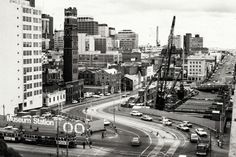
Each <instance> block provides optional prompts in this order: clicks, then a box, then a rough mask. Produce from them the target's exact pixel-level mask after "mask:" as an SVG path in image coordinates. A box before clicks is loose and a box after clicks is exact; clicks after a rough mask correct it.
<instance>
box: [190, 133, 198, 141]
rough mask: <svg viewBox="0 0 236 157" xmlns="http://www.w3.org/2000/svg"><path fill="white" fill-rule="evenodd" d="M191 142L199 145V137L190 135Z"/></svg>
mask: <svg viewBox="0 0 236 157" xmlns="http://www.w3.org/2000/svg"><path fill="white" fill-rule="evenodd" d="M190 142H192V143H197V142H198V135H197V134H194V133H192V134H191V135H190Z"/></svg>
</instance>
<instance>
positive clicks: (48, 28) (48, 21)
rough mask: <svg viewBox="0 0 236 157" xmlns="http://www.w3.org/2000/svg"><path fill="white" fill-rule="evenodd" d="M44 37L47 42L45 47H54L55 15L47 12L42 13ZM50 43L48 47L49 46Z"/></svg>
mask: <svg viewBox="0 0 236 157" xmlns="http://www.w3.org/2000/svg"><path fill="white" fill-rule="evenodd" d="M42 38H43V39H44V40H43V42H45V47H43V49H50V50H52V49H53V47H54V46H53V44H54V42H53V17H52V16H50V15H47V14H42ZM47 43H48V47H47Z"/></svg>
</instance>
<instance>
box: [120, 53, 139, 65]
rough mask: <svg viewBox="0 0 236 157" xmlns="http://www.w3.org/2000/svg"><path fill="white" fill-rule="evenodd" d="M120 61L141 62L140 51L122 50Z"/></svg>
mask: <svg viewBox="0 0 236 157" xmlns="http://www.w3.org/2000/svg"><path fill="white" fill-rule="evenodd" d="M122 61H123V62H124V63H125V62H141V53H140V52H133V53H130V52H124V53H122Z"/></svg>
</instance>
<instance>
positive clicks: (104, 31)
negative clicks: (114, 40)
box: [98, 24, 109, 37]
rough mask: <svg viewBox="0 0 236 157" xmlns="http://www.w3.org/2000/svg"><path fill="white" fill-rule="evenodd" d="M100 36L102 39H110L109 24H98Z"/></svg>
mask: <svg viewBox="0 0 236 157" xmlns="http://www.w3.org/2000/svg"><path fill="white" fill-rule="evenodd" d="M98 35H101V37H109V28H108V26H107V24H98Z"/></svg>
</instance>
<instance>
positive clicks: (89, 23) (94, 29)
mask: <svg viewBox="0 0 236 157" xmlns="http://www.w3.org/2000/svg"><path fill="white" fill-rule="evenodd" d="M77 22H78V33H86V34H87V35H98V22H97V21H94V19H93V18H92V17H82V16H81V17H78V19H77Z"/></svg>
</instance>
